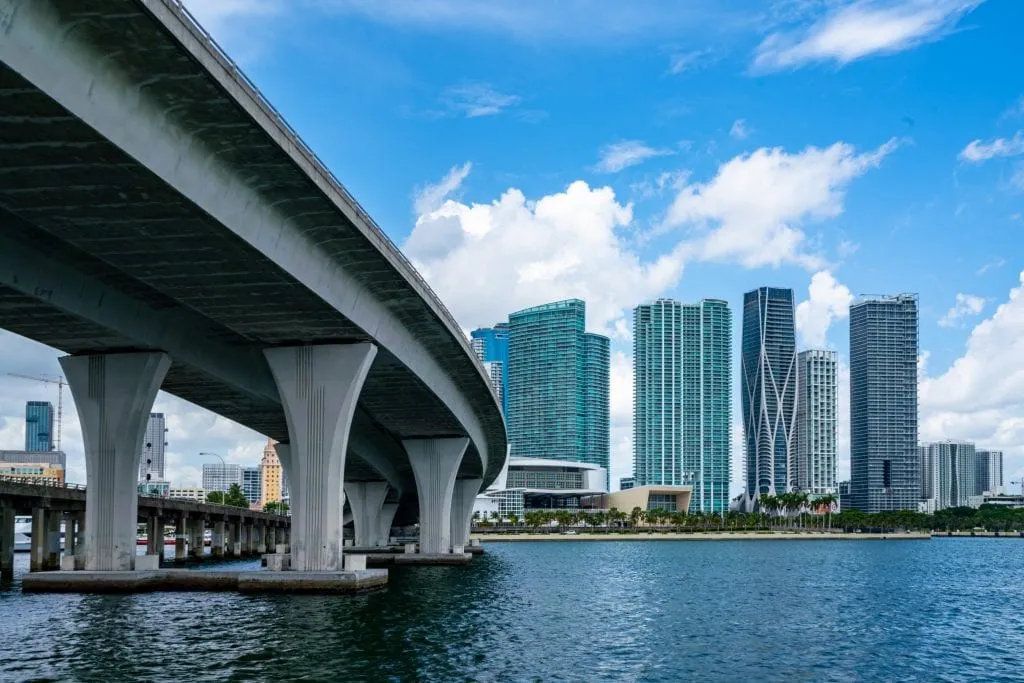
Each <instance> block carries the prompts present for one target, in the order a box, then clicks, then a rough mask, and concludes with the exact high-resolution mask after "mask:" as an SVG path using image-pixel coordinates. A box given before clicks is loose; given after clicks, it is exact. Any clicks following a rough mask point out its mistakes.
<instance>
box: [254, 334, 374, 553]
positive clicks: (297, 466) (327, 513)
mask: <svg viewBox="0 0 1024 683" xmlns="http://www.w3.org/2000/svg"><path fill="white" fill-rule="evenodd" d="M263 353H264V356H265V357H266V359H267V364H268V365H269V366H270V371H271V373H272V374H273V376H274V381H275V383H276V384H277V390H278V393H279V394H280V396H281V402H282V404H283V405H284V413H285V419H286V421H287V423H288V435H289V439H290V440H289V444H288V446H287V447H286V448H285V449H284V450H285V454H284V456H282V454H281V447H280V444H279V445H278V447H277V453H278V457H279V458H280V459H281V464H282V465H283V466H284V468H285V472H286V473H287V475H288V486H289V490H290V491H291V513H292V519H291V529H292V532H293V534H292V539H291V546H292V547H291V566H292V568H293V569H295V570H297V571H340V570H341V569H342V555H341V547H342V543H341V520H342V505H343V499H342V485H343V481H342V478H343V475H344V472H345V455H346V452H347V450H348V434H349V428H350V427H351V424H352V416H353V415H354V414H355V409H356V402H357V401H358V399H359V392H360V391H361V390H362V387H363V382H364V381H365V380H366V376H367V374H368V373H369V371H370V365H371V364H372V363H373V359H374V357H376V355H377V347H376V346H375V345H373V344H369V343H363V344H348V345H331V346H299V347H290V348H275V349H266V350H265V351H264V352H263Z"/></svg>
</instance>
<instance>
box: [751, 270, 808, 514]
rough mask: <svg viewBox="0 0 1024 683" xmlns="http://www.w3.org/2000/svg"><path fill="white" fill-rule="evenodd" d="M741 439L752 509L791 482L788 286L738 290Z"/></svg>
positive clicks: (792, 339) (792, 374) (792, 375)
mask: <svg viewBox="0 0 1024 683" xmlns="http://www.w3.org/2000/svg"><path fill="white" fill-rule="evenodd" d="M741 355H742V361H741V365H742V367H741V372H742V392H743V395H742V410H743V438H744V445H745V450H746V467H745V474H746V496H745V500H744V506H745V507H746V509H748V510H752V509H753V508H754V507H755V505H756V501H757V498H758V497H759V496H762V495H766V494H768V495H773V496H774V495H778V494H780V493H786V492H787V491H791V490H792V488H793V486H794V483H795V482H794V481H793V476H794V468H793V462H792V461H793V457H794V455H795V452H794V448H795V445H796V441H795V439H794V436H795V431H796V388H797V387H796V383H797V366H796V329H795V325H794V314H793V290H792V289H780V288H778V287H759V288H758V289H755V290H754V291H752V292H747V293H746V294H744V295H743V346H742V351H741Z"/></svg>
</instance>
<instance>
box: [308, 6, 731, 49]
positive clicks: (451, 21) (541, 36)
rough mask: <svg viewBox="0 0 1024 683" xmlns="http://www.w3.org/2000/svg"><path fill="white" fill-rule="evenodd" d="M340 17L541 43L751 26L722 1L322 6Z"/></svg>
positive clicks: (647, 37) (624, 38)
mask: <svg viewBox="0 0 1024 683" xmlns="http://www.w3.org/2000/svg"><path fill="white" fill-rule="evenodd" d="M321 4H322V5H324V6H328V7H331V8H333V9H334V10H335V11H338V12H343V13H346V14H354V15H358V16H362V17H365V18H367V19H370V20H373V21H377V22H381V23H386V24H391V25H399V26H410V27H413V28H419V29H427V30H434V31H439V32H440V31H453V30H455V31H469V32H484V33H493V34H500V35H509V36H512V37H513V38H517V39H521V40H527V41H531V42H533V41H539V40H554V41H573V42H588V43H593V42H608V41H616V42H621V41H637V40H650V39H651V38H653V37H657V36H672V37H673V38H678V37H679V35H680V34H682V33H685V32H687V31H691V32H693V33H697V32H698V31H699V32H700V35H701V37H702V38H706V37H707V34H708V33H709V32H722V31H728V30H731V29H734V28H737V27H743V26H746V25H748V24H749V19H748V18H747V17H745V16H744V14H743V13H742V12H740V11H739V10H737V11H735V12H732V13H730V12H729V11H726V10H724V9H722V7H721V5H720V3H719V2H718V1H717V0H688V1H687V2H685V3H680V2H678V1H677V0H645V1H644V2H634V3H617V2H607V0H570V1H568V2H559V3H551V2H522V0H486V1H482V0H416V1H415V2H410V1H409V0H321Z"/></svg>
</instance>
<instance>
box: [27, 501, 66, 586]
mask: <svg viewBox="0 0 1024 683" xmlns="http://www.w3.org/2000/svg"><path fill="white" fill-rule="evenodd" d="M60 522H61V512H60V511H59V510H51V509H49V508H46V507H36V508H33V509H32V543H31V547H30V553H31V556H30V557H29V569H30V571H34V572H48V571H55V570H58V569H60Z"/></svg>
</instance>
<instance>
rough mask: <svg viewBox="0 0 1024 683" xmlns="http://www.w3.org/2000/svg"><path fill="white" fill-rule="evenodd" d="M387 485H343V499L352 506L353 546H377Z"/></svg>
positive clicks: (351, 483)
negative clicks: (354, 533)
mask: <svg viewBox="0 0 1024 683" xmlns="http://www.w3.org/2000/svg"><path fill="white" fill-rule="evenodd" d="M387 495H388V484H387V482H384V481H353V482H348V483H346V484H345V497H346V498H347V499H348V504H349V505H351V506H352V526H353V527H355V532H356V539H355V544H356V546H358V547H360V548H370V547H373V546H376V545H379V543H378V541H379V535H378V534H379V533H380V514H381V510H382V508H383V506H384V499H385V498H386V497H387Z"/></svg>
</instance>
